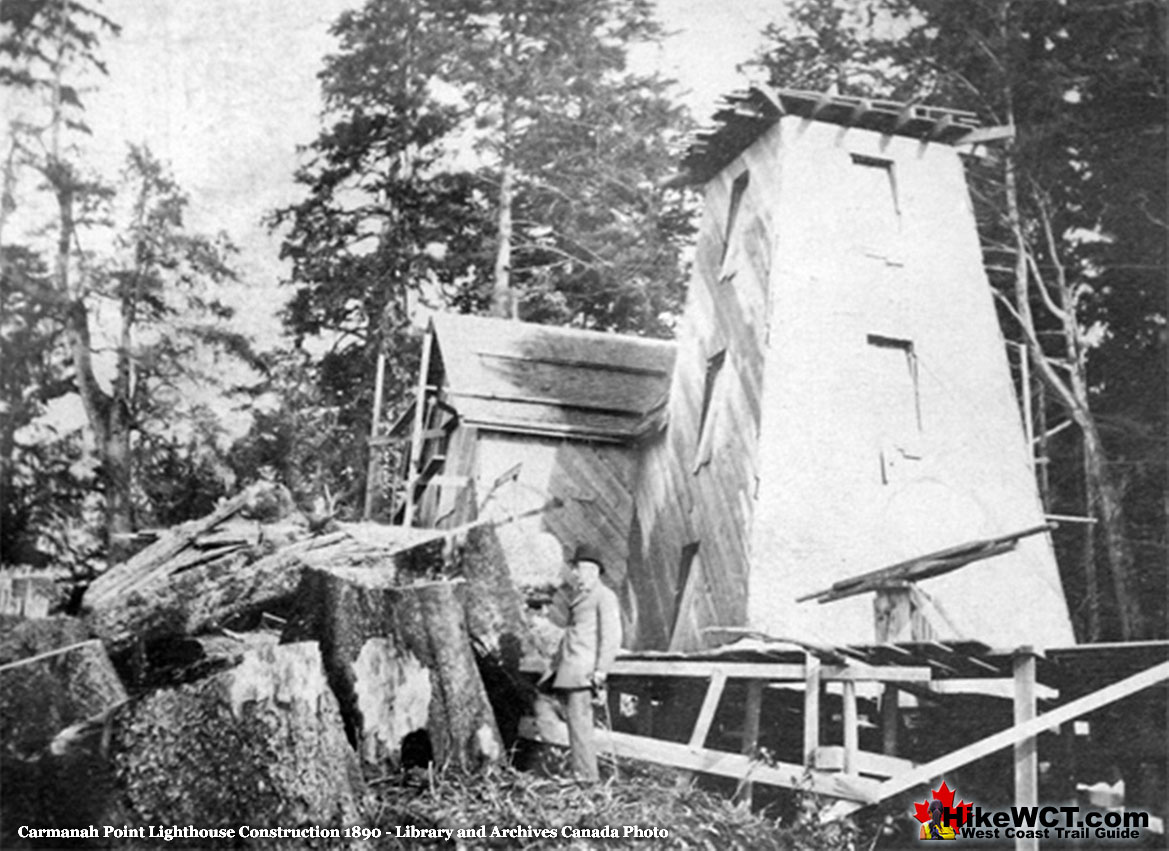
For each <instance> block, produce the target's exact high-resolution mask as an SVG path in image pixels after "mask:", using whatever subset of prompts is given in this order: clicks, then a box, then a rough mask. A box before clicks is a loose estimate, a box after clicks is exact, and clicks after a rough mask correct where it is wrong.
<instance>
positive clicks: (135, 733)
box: [112, 642, 362, 846]
mask: <svg viewBox="0 0 1169 851" xmlns="http://www.w3.org/2000/svg"><path fill="white" fill-rule="evenodd" d="M112 751H113V754H114V764H115V768H116V772H117V776H118V781H119V785H120V787H121V789H122V793H123V796H124V799H125V800H126V801H127V802H128V806H129V809H130V810H131V811H132V812H133V813H134V814H136V815H137V816H138V817H139V818H140V819H141V821H142V822H143V823H144V822H147V821H156V822H161V823H164V824H180V825H182V824H195V825H198V826H207V827H238V826H239V825H241V824H248V825H255V826H262V825H282V826H285V827H292V826H296V825H313V824H317V825H333V826H337V825H341V824H353V823H355V819H356V818H357V815H358V801H359V799H360V795H361V789H362V781H361V776H360V770H359V767H358V764H357V760H356V759H355V758H354V755H353V752H352V751H351V750H350V748H349V744H348V742H347V741H346V739H345V734H344V732H343V729H342V725H341V717H340V712H339V710H338V707H337V702H336V700H335V699H334V698H333V695H332V693H331V692H330V691H329V687H328V683H327V682H326V680H325V672H324V669H323V668H322V666H321V659H320V654H319V651H318V649H317V647H316V645H315V644H312V643H307V642H306V643H300V644H288V645H281V646H273V647H269V648H265V649H262V650H258V651H254V652H252V653H249V654H247V655H246V656H245V657H244V659H243V661H242V662H241V664H240V665H239V666H237V667H235V668H233V669H231V670H229V671H226V672H224V673H221V674H218V675H216V676H214V677H211V678H209V679H207V680H203V681H201V682H197V683H192V684H190V685H186V686H181V687H179V688H176V689H171V690H164V691H159V692H156V693H154V694H152V695H150V696H149V697H147V698H145V699H144V700H142V701H141V702H139V703H137V704H136V705H135V706H134V707H133V710H132V711H131V712H129V713H126V714H124V715H120V717H119V718H118V723H117V724H116V726H115V729H114V734H113V737H112ZM272 844H273V845H274V846H279V845H281V843H279V842H273V843H272Z"/></svg>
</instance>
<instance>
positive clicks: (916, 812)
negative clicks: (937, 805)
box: [913, 780, 974, 827]
mask: <svg viewBox="0 0 1169 851" xmlns="http://www.w3.org/2000/svg"><path fill="white" fill-rule="evenodd" d="M931 794H932V796H933V800H938V801H941V802H942V806H943V807H945V808H946V809H947V810H949V811H950V812H951V813H953V812H957V813H958V814H959V817H960V819H961V821H960V822H959V824H965V823H966V822H967V821H969V820H970V807H972V806H974V805H973V804H968V803H966V802H965V801H959V802H958V806H957V807H955V806H954V790H953V789H951V788H950V787H949V786H947V785H946V781H945V780H943V781H942V785H941V786H939V787H938V788H937V789H933V790H931ZM913 817H914V818H915V819H917V820H918V821H919V822H921V823H922V824H925V823H926V822H928V821H929V820H930V802H929V801H925V802H924V803H921V802H918V801H915V802H914V804H913ZM949 824H951V825H953V822H949ZM953 826H955V827H956V826H957V825H953Z"/></svg>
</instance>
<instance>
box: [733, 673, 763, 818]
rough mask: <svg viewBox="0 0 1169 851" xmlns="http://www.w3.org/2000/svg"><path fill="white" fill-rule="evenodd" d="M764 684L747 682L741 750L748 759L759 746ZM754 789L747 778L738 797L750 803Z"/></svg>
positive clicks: (752, 756) (758, 681)
mask: <svg viewBox="0 0 1169 851" xmlns="http://www.w3.org/2000/svg"><path fill="white" fill-rule="evenodd" d="M763 686H764V682H763V681H762V680H748V682H747V699H746V700H745V701H744V704H743V740H742V742H743V743H742V747H741V748H740V750H741V752H742V754H743V756H745V757H747V758H748V759H753V758H754V757H755V751H756V749H757V748H758V747H759V718H760V716H761V715H762V712H763ZM753 791H754V789H753V788H752V785H751V781H749V780H746V781H744V782H743V784H742V785H741V786H740V787H739V789H738V794H737V795H736V799H737V800H743V801H746V802H747V803H748V804H750V803H751V796H752V793H753Z"/></svg>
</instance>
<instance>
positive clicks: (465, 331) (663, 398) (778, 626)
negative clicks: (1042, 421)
mask: <svg viewBox="0 0 1169 851" xmlns="http://www.w3.org/2000/svg"><path fill="white" fill-rule="evenodd" d="M715 120H716V122H717V123H716V126H715V127H714V128H713V129H712V130H710V131H709V132H708V133H706V134H704V135H701V136H700V137H699V140H698V142H697V143H696V144H695V146H694V147H693V148H692V149H691V150H690V152H689V154H688V155H687V157H686V159H685V161H684V163H683V166H684V171H683V177H682V179H684V180H686V181H688V182H690V183H692V184H695V185H700V186H701V187H702V190H703V198H704V201H703V203H704V209H703V217H702V224H701V228H700V231H699V234H698V242H697V246H696V255H695V263H694V271H693V276H692V280H691V282H690V288H689V293H688V301H687V306H686V310H685V314H684V317H683V321H682V324H681V326H680V329H679V334H678V341H677V344H676V350H675V348H674V347H673V346H671V345H669V344H663V343H657V342H651V341H644V340H630V339H628V338H621V337H615V336H606V335H599V334H587V333H585V332H576V331H564V330H559V329H535V328H532V327H531V326H526V325H522V324H517V323H501V322H500V321H498V320H494V321H493V320H482V319H476V320H471V319H462V318H452V317H439V318H436V320H435V323H434V325H433V326H432V330H431V333H430V335H429V336H428V340H430V341H431V344H430V347H431V350H432V354H431V356H430V358H429V364H428V367H427V370H426V372H425V376H426V381H425V382H424V384H425V387H426V388H427V389H426V390H425V391H424V395H425V396H426V399H427V400H428V401H427V402H426V404H425V405H424V406H423V412H422V413H416V415H415V432H416V434H419V435H426V436H427V439H428V440H429V441H430V443H429V444H427V445H429V446H431V448H430V449H427V445H418V446H417V447H416V449H415V457H414V458H413V461H414V463H413V464H412V473H411V475H412V477H413V483H412V484H411V486H410V493H411V494H413V495H414V499H413V502H415V503H417V509H416V510H417V514H416V515H415V517H414V518H413V520H414V521H415V522H422V523H425V524H428V525H429V524H439V523H444V522H449V521H450V520H451V519H452V518H454V517H456V516H458V517H460V518H465V517H469V516H470V513H469V512H470V511H471V503H470V502H468V503H467V504H466V507H465V508H464V509H459V508H458V501H459V500H458V497H457V494H458V493H463V494H467V493H473V494H474V500H475V501H476V502H475V504H476V505H477V506H478V507H479V508H480V509H482V508H483V507H484V506H485V505H487V504H488V503H490V502H491V501H492V500H499V499H502V498H503V497H502V495H501V490H502V489H510V491H511V494H512V496H511V497H509V498H512V499H516V498H518V497H516V496H515V495H516V494H518V493H521V492H523V491H524V490H525V489H527V490H528V491H530V496H529V497H528V500H529V503H536V502H540V501H542V500H547V499H549V498H552V497H558V498H560V499H561V500H562V501H564V502H565V504H566V505H568V506H570V509H571V510H568V511H553V512H548V513H546V514H545V515H544V517H543V523H544V526H545V528H547V529H550V530H551V531H553V532H554V533H555V534H556V535H557V536H558V537H559V538H560V539H561V541H562V542H563V543H565V544H566V545H567V544H570V543H571V541H572V540H573V539H575V538H578V537H583V538H586V539H590V540H594V541H596V542H601V543H603V544H604V545H605V546H606V547H607V548H608V551H609V552H610V553H611V554H612V556H613V557H614V559H615V560H617V561H619V562H621V561H626V560H627V563H628V573H627V576H625V577H619V579H620V581H621V584H622V590H623V601H624V604H625V606H626V615H627V618H628V626H629V627H630V629H629V632H628V634H627V642H626V643H627V646H630V647H634V648H637V649H672V650H692V649H696V648H699V647H701V646H703V645H704V644H707V643H709V639H710V638H711V636H712V635H713V633H712V630H717V629H718V628H725V627H739V628H745V627H747V628H752V629H757V630H760V631H763V632H766V633H768V634H771V635H778V636H791V637H796V638H799V639H801V640H805V641H817V640H819V641H825V642H831V643H841V642H865V641H872V640H873V633H874V615H873V602H872V599H871V598H870V597H868V596H853V597H850V598H847V599H838V600H837V601H836V602H832V603H829V604H828V605H826V606H821V605H818V604H817V603H816V602H803V603H798V602H797V599H798V598H800V597H802V596H806V595H808V594H810V593H812V592H815V591H817V590H819V589H822V588H825V587H827V586H831V585H833V584H834V583H837V582H839V581H841V580H844V579H846V578H847V577H850V576H854V575H856V574H861V573H864V572H866V571H871V570H873V569H875V568H881V567H884V566H886V565H890V564H895V563H898V562H903V561H906V560H909V559H915V558H917V557H920V556H924V555H926V554H929V553H932V552H935V551H938V550H944V549H946V548H952V547H955V546H956V545H962V544H967V543H971V542H979V541H985V540H987V539H994V538H1000V537H1002V536H1011V535H1012V534H1013V533H1017V532H1020V531H1021V530H1026V529H1032V528H1034V527H1036V526H1038V525H1042V524H1043V522H1044V517H1043V514H1042V510H1041V507H1040V504H1039V500H1038V496H1037V492H1036V487H1035V483H1034V475H1033V470H1032V466H1031V463H1032V462H1031V455H1030V452H1029V451H1028V447H1027V445H1026V439H1025V437H1024V433H1023V427H1022V423H1021V417H1020V412H1019V408H1018V405H1017V402H1016V398H1015V393H1014V388H1013V386H1012V381H1011V376H1010V371H1009V367H1008V363H1007V357H1006V348H1005V344H1004V340H1003V337H1002V334H1001V331H1000V329H999V326H998V323H997V318H996V315H995V310H994V305H993V300H992V293H991V290H990V287H989V285H988V282H987V279H986V276H985V273H984V271H983V267H982V258H981V254H980V250H979V244H978V237H977V233H976V229H975V221H974V215H973V211H972V207H971V203H970V199H969V195H968V191H967V187H966V183H965V179H964V174H963V166H962V163H961V160H960V158H959V150H960V148H961V147H962V146H968V145H969V143H971V142H974V141H977V140H979V139H982V138H985V137H986V136H987V135H988V134H987V133H986V132H985V131H982V130H979V129H978V128H977V127H976V126H975V122H974V120H973V116H972V115H970V114H968V113H963V112H957V111H951V110H940V109H931V108H926V107H920V106H905V105H902V104H895V103H888V102H880V101H862V100H858V99H855V98H845V97H834V96H822V95H818V94H810V93H804V92H797V91H786V90H785V91H771V90H764V89H753V90H751V91H750V92H746V93H742V94H739V95H735V96H733V97H731V98H730V99H729V102H728V105H727V107H726V109H724V110H723V111H721V112H719V113H718V114H716V116H715ZM667 374H669V375H670V378H669V380H667V379H666V378H665V376H666V375H667ZM667 389H668V399H667ZM428 394H429V395H428ZM431 396H433V400H434V401H433V403H432V402H430V401H429V400H430V398H431ZM444 411H445V412H447V413H443V412H444ZM446 416H449V420H444V417H446ZM444 422H447V425H445V426H444V425H443V423H444ZM455 423H457V425H453V424H455ZM444 429H446V430H448V431H449V433H448V431H444ZM436 441H438V442H436ZM439 442H441V444H442V445H441V447H440V446H439ZM417 443H420V442H419V441H416V444H417ZM421 443H425V441H421ZM440 448H441V449H442V450H443V451H442V452H441V453H439V452H438V450H439V449H440ZM428 452H430V453H432V455H431V456H430V457H432V458H434V457H439V456H440V455H441V458H442V460H441V462H437V463H433V464H428V462H427V457H428V456H427V453H428ZM439 466H441V467H442V471H443V475H444V476H454V477H468V478H469V479H470V480H473V487H467V488H464V489H463V490H461V491H460V490H459V488H463V485H461V484H460V483H459V482H460V480H459V479H458V478H454V479H450V480H449V482H453V484H450V485H449V486H450V487H453V488H455V490H454V491H453V492H451V493H448V490H447V487H448V479H445V478H444V479H442V480H440V481H441V482H443V483H444V484H443V486H442V487H441V488H438V489H437V490H438V491H439V492H438V493H432V491H434V490H435V488H433V487H427V488H425V491H426V492H425V494H423V493H422V492H421V491H420V490H419V488H420V487H421V486H423V485H424V484H425V482H426V481H431V482H434V481H435V480H434V479H429V480H428V478H427V476H428V473H427V471H428V470H431V468H432V467H433V470H434V471H435V472H434V473H432V474H437V472H436V471H437V470H438V468H439ZM517 467H518V470H517V469H516V468H517ZM452 494H454V495H452ZM464 498H466V497H464ZM520 503H521V505H520V506H519V507H523V508H529V507H531V505H530V504H529V503H524V502H523V499H520ZM516 508H517V506H515V505H512V506H509V507H508V510H512V511H514V510H516ZM987 552H989V553H992V555H991V557H989V558H984V559H983V560H981V561H978V563H976V564H972V565H970V566H969V567H966V568H965V569H963V570H961V571H956V572H952V573H949V574H947V575H945V576H941V577H938V578H935V579H930V580H929V581H928V582H926V583H924V584H923V586H922V587H923V590H924V591H927V592H928V595H929V597H930V598H931V599H932V600H933V601H936V602H937V603H938V604H939V608H940V609H944V612H945V616H944V617H943V618H942V620H943V621H944V622H945V626H944V629H943V632H948V633H949V634H948V635H942V636H941V637H950V638H957V637H961V638H968V639H978V640H982V641H986V642H989V643H992V644H995V645H1015V644H1024V643H1030V644H1037V645H1048V646H1050V645H1060V644H1067V643H1070V642H1071V640H1072V633H1071V627H1070V622H1069V619H1068V614H1067V609H1066V603H1065V601H1064V596H1063V593H1062V589H1061V586H1060V581H1059V574H1058V571H1057V569H1056V565H1055V561H1054V557H1053V555H1052V551H1051V545H1050V541H1049V540H1048V538H1047V536H1046V535H1041V536H1030V537H1026V538H1023V539H1019V540H1011V541H1010V542H1009V545H1004V546H1002V547H998V548H996V549H994V550H993V551H991V550H987ZM905 637H908V636H905Z"/></svg>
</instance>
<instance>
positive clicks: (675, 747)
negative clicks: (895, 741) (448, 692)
mask: <svg viewBox="0 0 1169 851" xmlns="http://www.w3.org/2000/svg"><path fill="white" fill-rule="evenodd" d="M520 736H522V737H523V738H526V739H530V740H532V741H536V742H545V743H547V744H552V745H557V746H559V747H567V746H568V728H567V727H566V726H565V725H564V723H563V722H561V721H559V720H556V719H554V718H545V717H543V716H541V717H540V718H538V719H537V718H532V717H531V716H529V717H526V718H524V719H522V720H521V722H520ZM597 744H598V746H599V748H600V749H601V750H602V751H608V752H609V753H612V754H614V755H615V756H620V757H625V758H626V759H639V760H644V761H646V762H653V763H657V764H658V765H668V766H672V767H674V768H680V769H683V770H685V771H699V772H702V773H704V774H716V775H718V776H720V777H732V778H735V779H737V780H743V779H750V780H751V781H753V782H755V783H767V784H769V785H771V786H779V787H781V788H785V789H804V790H807V791H809V792H813V793H815V794H818V795H829V796H831V797H833V798H840V799H844V800H847V801H853V802H857V803H858V805H859V806H864V804H865V803H866V802H869V801H870V800H871V799H872V796H873V795H874V794H875V793H876V790H877V789H878V788H880V786H879V784H878V783H877V782H876V781H873V780H868V779H866V778H863V777H845V776H843V775H840V774H827V773H822V772H815V771H814V772H811V773H810V774H809V773H808V772H806V771H805V769H804V767H803V766H802V765H794V764H792V763H786V762H777V763H774V764H771V765H763V764H762V763H759V762H757V761H755V760H752V759H750V758H749V757H746V756H744V755H743V754H738V753H727V752H725V751H715V750H709V749H706V748H703V749H700V750H697V751H695V750H692V749H691V748H690V746H689V745H684V744H679V743H678V742H665V741H661V740H660V739H647V738H644V737H642V736H635V735H633V734H631V733H622V732H618V731H614V732H612V733H606V734H605V735H603V736H600V737H598V742H597Z"/></svg>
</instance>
